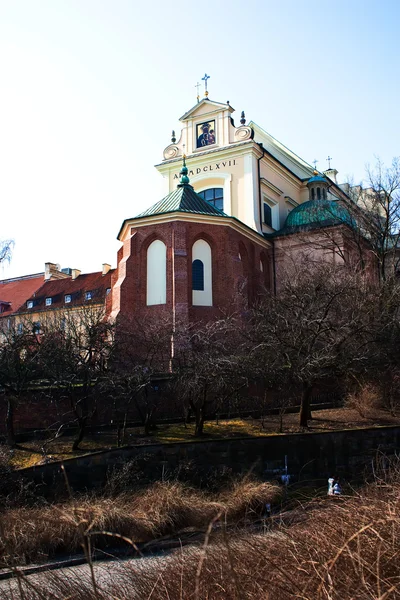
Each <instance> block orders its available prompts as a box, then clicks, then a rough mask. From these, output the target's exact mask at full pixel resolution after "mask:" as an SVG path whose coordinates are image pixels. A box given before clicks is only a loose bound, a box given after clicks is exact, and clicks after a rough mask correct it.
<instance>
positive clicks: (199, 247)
mask: <svg viewBox="0 0 400 600" xmlns="http://www.w3.org/2000/svg"><path fill="white" fill-rule="evenodd" d="M192 290H193V291H192V302H193V306H212V304H213V292H212V257H211V248H210V245H209V244H208V243H207V242H206V241H205V240H197V242H195V243H194V244H193V248H192Z"/></svg>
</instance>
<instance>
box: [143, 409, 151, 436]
mask: <svg viewBox="0 0 400 600" xmlns="http://www.w3.org/2000/svg"><path fill="white" fill-rule="evenodd" d="M152 425H153V410H152V409H150V410H148V411H147V412H146V417H145V421H144V434H145V435H150V431H151V427H152Z"/></svg>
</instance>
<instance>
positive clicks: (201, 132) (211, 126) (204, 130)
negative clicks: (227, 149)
mask: <svg viewBox="0 0 400 600" xmlns="http://www.w3.org/2000/svg"><path fill="white" fill-rule="evenodd" d="M196 135H197V148H202V147H203V146H211V144H215V141H216V140H215V121H207V122H206V123H200V124H199V125H197V127H196Z"/></svg>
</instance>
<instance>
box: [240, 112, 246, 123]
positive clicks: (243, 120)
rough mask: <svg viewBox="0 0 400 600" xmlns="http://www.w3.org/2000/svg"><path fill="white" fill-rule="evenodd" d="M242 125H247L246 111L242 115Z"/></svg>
mask: <svg viewBox="0 0 400 600" xmlns="http://www.w3.org/2000/svg"><path fill="white" fill-rule="evenodd" d="M240 123H241V125H246V115H245V114H244V110H242V114H241V115H240Z"/></svg>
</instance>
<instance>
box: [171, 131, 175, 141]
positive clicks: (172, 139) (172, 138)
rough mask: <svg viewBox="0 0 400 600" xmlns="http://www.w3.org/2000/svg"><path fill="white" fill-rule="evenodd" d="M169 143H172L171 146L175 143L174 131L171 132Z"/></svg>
mask: <svg viewBox="0 0 400 600" xmlns="http://www.w3.org/2000/svg"><path fill="white" fill-rule="evenodd" d="M171 142H172V143H173V144H175V142H176V137H175V131H174V130H172V137H171Z"/></svg>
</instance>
